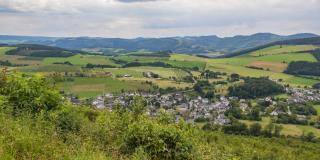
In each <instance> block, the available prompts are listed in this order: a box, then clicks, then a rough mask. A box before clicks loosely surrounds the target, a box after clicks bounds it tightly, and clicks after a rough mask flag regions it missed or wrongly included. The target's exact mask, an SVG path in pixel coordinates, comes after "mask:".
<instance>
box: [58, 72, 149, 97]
mask: <svg viewBox="0 0 320 160" xmlns="http://www.w3.org/2000/svg"><path fill="white" fill-rule="evenodd" d="M142 83H143V81H139V80H126V81H125V80H117V79H114V78H110V77H109V78H75V80H74V81H73V82H64V83H58V87H59V88H60V89H62V90H64V91H66V92H70V93H74V94H77V95H79V97H83V98H90V97H96V96H98V95H101V94H102V93H109V92H113V93H120V92H122V91H138V90H146V91H147V90H149V89H151V86H149V85H146V84H144V85H143V84H142Z"/></svg>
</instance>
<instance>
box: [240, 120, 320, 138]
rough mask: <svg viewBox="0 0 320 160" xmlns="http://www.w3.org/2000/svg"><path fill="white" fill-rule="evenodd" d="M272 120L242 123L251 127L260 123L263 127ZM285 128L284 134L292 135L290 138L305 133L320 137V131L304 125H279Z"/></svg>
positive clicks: (245, 121)
mask: <svg viewBox="0 0 320 160" xmlns="http://www.w3.org/2000/svg"><path fill="white" fill-rule="evenodd" d="M270 121H271V119H270V118H263V119H262V121H248V120H241V122H243V123H246V124H247V125H251V124H253V123H260V124H261V125H262V126H263V127H264V126H266V125H268V124H269V123H270ZM277 125H281V126H282V127H283V129H282V132H281V133H282V134H284V135H290V136H300V135H302V134H303V133H305V134H307V133H309V132H312V133H314V134H315V135H316V136H317V137H320V129H316V128H314V127H312V126H303V125H295V124H277Z"/></svg>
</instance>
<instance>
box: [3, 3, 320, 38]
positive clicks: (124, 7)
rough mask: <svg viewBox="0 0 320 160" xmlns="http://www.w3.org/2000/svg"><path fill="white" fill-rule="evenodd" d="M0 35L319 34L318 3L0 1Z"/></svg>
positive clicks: (162, 35)
mask: <svg viewBox="0 0 320 160" xmlns="http://www.w3.org/2000/svg"><path fill="white" fill-rule="evenodd" d="M0 26H1V27H0V35H34V36H55V37H69V36H91V37H120V38H135V37H172V36H203V35H218V36H220V37H228V36H234V35H250V34H254V33H258V32H270V33H275V34H280V35H289V34H294V33H315V34H320V0H0Z"/></svg>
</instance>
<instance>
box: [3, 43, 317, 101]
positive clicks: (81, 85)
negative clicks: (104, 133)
mask: <svg viewBox="0 0 320 160" xmlns="http://www.w3.org/2000/svg"><path fill="white" fill-rule="evenodd" d="M315 48H318V46H312V45H300V46H273V47H268V48H265V49H261V50H258V51H254V52H251V53H248V54H245V55H241V56H238V57H233V58H219V59H208V58H202V57H197V56H193V55H186V54H171V55H170V56H162V55H159V54H154V56H152V52H133V53H128V54H120V55H117V56H103V55H87V54H76V55H74V56H71V57H63V58H62V57H61V58H60V57H45V58H41V57H26V56H16V55H5V52H6V51H9V50H11V49H14V47H1V48H0V57H1V60H8V61H10V62H12V63H17V64H27V65H28V66H25V67H15V68H12V69H14V70H18V71H22V72H30V73H33V72H43V73H52V72H60V73H62V72H69V73H84V74H86V75H90V76H94V75H95V74H97V73H100V72H107V73H111V75H112V77H109V78H106V77H104V78H102V79H99V78H98V79H94V77H84V78H83V79H78V78H76V80H75V81H74V82H65V83H66V84H59V85H60V86H64V87H61V88H63V89H64V90H66V91H69V92H74V93H75V94H79V95H80V96H84V97H88V96H89V97H90V96H93V95H97V94H101V93H102V92H119V91H121V90H123V89H126V88H127V89H128V90H135V89H146V88H145V87H144V86H143V85H141V82H144V81H152V82H153V83H154V84H156V85H158V86H159V87H161V88H166V87H176V88H185V87H192V84H191V83H183V82H175V81H174V80H171V79H170V78H173V77H174V78H176V79H177V80H178V81H181V80H182V79H183V78H184V77H186V76H190V75H193V76H196V77H198V76H199V75H200V73H201V71H203V70H205V69H207V70H212V71H218V72H224V73H228V74H232V73H238V74H240V75H241V76H251V77H261V76H269V77H270V78H272V79H275V80H277V79H281V80H282V81H283V82H284V83H286V84H290V85H293V86H305V85H306V86H311V85H313V84H315V83H318V82H319V80H315V79H310V78H304V77H297V76H293V75H288V74H285V73H283V71H284V70H285V69H286V68H287V65H288V63H290V62H291V61H297V60H300V61H309V62H315V61H316V59H315V58H314V57H313V55H311V54H310V53H303V51H309V50H311V49H315ZM298 52H299V53H298ZM159 56H160V57H159ZM114 59H115V60H121V61H123V62H126V63H130V62H139V63H141V64H142V65H143V64H144V63H148V62H163V63H165V64H168V65H170V66H172V68H167V67H166V68H163V67H155V66H152V67H151V66H139V67H126V68H123V67H121V66H122V64H119V63H116V62H115V61H114ZM65 62H70V63H71V64H72V65H66V64H63V63H65ZM88 63H91V64H97V65H110V66H114V67H117V68H92V69H88V68H84V67H85V66H86V65H87V64H88ZM252 67H256V68H261V69H255V68H252ZM194 69H195V70H194ZM197 70H199V71H197ZM143 72H152V73H155V74H158V75H159V76H160V77H161V78H162V79H152V78H151V79H150V78H145V77H143ZM124 75H130V78H122V77H123V76H124ZM92 78H93V79H92ZM225 79H226V78H224V80H225ZM86 81H87V84H86V83H85V82H86ZM210 81H211V82H213V81H217V80H210ZM109 83H110V84H117V85H111V86H109V87H102V86H107V84H109ZM118 84H121V85H118ZM130 84H131V85H130ZM90 85H92V87H90ZM67 86H71V87H67ZM113 86H121V87H118V88H113ZM139 86H140V87H139ZM227 87H228V86H224V85H222V86H221V85H219V86H217V90H221V91H222V92H223V93H225V90H226V89H227ZM66 88H67V89H66ZM147 88H148V87H147ZM148 89H149V88H148Z"/></svg>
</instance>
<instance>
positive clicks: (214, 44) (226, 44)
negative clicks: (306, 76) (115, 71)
mask: <svg viewBox="0 0 320 160" xmlns="http://www.w3.org/2000/svg"><path fill="white" fill-rule="evenodd" d="M317 36H318V35H315V34H310V33H301V34H295V35H289V36H280V35H276V34H271V33H257V34H253V35H248V36H234V37H224V38H220V37H217V36H199V37H167V38H136V39H122V38H100V37H97V38H93V37H74V38H68V37H67V38H55V37H52V38H51V37H27V36H0V43H9V44H19V43H31V44H44V45H50V46H57V47H61V48H67V49H98V51H101V50H105V49H109V50H111V52H114V51H117V50H119V49H122V50H124V51H125V52H132V51H140V50H145V51H151V52H157V51H164V50H171V51H172V52H175V53H187V54H204V53H222V54H225V53H231V52H236V51H240V50H244V49H248V48H254V47H258V46H261V45H265V44H269V43H271V42H276V41H280V40H292V39H300V38H310V37H317ZM122 52H123V51H122Z"/></svg>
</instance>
